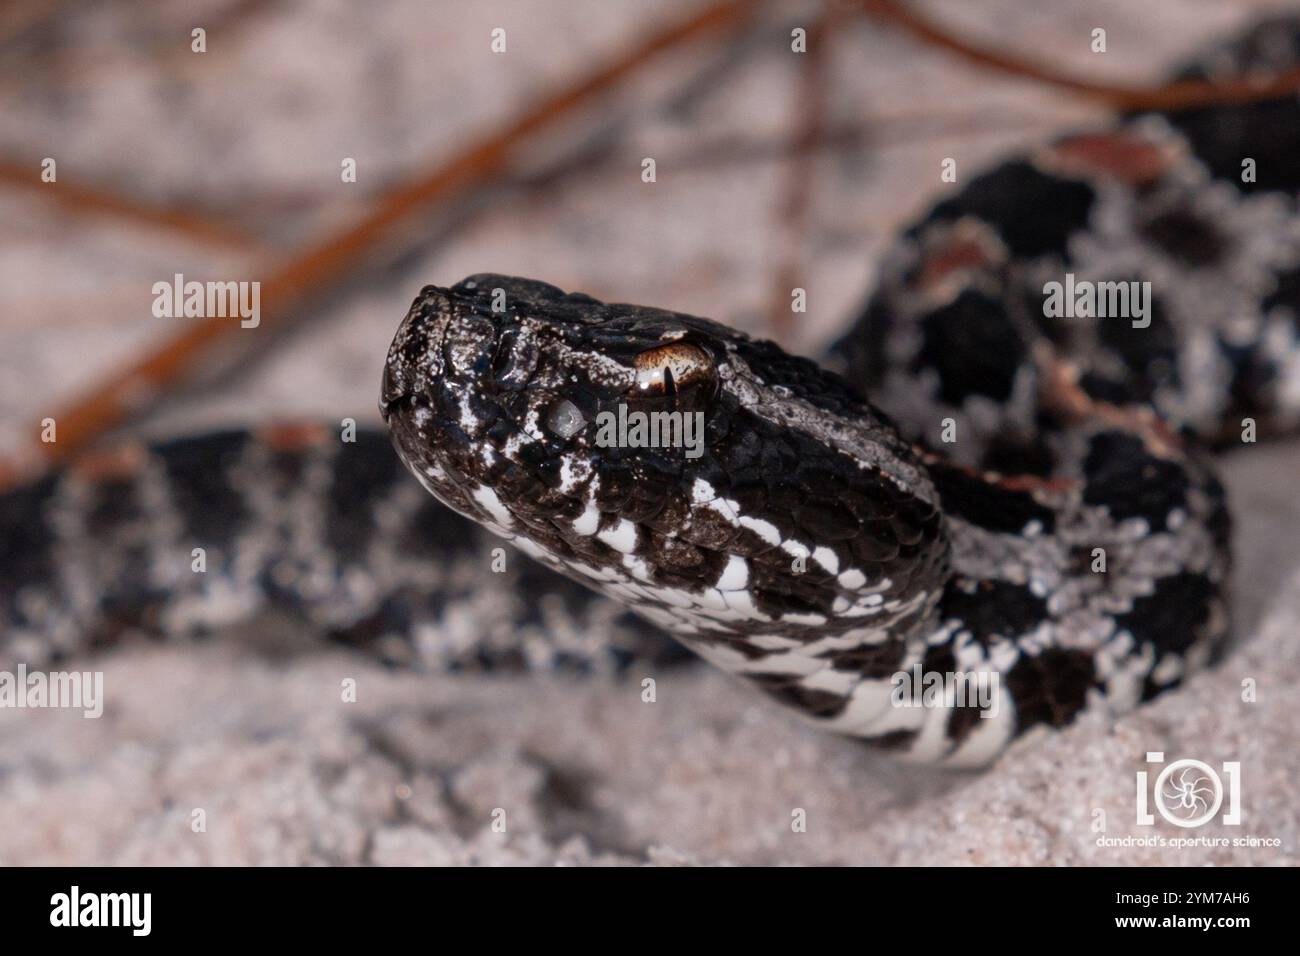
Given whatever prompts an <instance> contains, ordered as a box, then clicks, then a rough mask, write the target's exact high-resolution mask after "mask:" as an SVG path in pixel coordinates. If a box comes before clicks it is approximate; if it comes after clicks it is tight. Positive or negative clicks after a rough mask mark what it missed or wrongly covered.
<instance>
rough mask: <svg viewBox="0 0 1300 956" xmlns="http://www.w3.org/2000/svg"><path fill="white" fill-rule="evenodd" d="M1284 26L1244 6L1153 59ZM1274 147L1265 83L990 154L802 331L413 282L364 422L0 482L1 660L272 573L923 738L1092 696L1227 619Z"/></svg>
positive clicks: (514, 285)
mask: <svg viewBox="0 0 1300 956" xmlns="http://www.w3.org/2000/svg"><path fill="white" fill-rule="evenodd" d="M1296 62H1300V21H1297V20H1296V19H1295V18H1293V17H1291V18H1275V19H1270V20H1265V21H1262V22H1260V23H1258V24H1257V25H1255V26H1254V27H1252V28H1251V29H1249V30H1247V31H1246V32H1245V33H1243V34H1241V35H1239V36H1237V37H1235V38H1231V39H1228V40H1225V41H1221V42H1220V43H1218V44H1217V45H1215V46H1214V47H1212V48H1210V49H1209V50H1208V51H1206V52H1205V53H1203V54H1202V55H1200V56H1198V57H1197V58H1196V59H1195V60H1194V61H1192V62H1191V63H1190V64H1189V65H1188V66H1186V67H1184V68H1183V69H1182V70H1181V71H1180V72H1179V73H1178V74H1177V75H1178V76H1179V77H1180V78H1192V79H1210V80H1214V79H1221V78H1224V77H1230V76H1242V75H1260V76H1264V77H1267V76H1272V75H1276V74H1278V73H1279V72H1281V71H1283V70H1284V69H1287V68H1289V67H1290V66H1292V65H1293V64H1294V63H1296ZM1298 155H1300V100H1298V99H1297V96H1296V95H1294V94H1290V95H1278V96H1275V97H1273V98H1271V99H1263V100H1261V101H1258V102H1251V103H1224V104H1210V105H1203V106H1197V107H1194V108H1190V109H1183V110H1179V111H1176V112H1151V111H1139V112H1133V113H1131V114H1125V115H1121V116H1118V117H1116V118H1115V120H1114V121H1113V122H1111V123H1108V124H1105V125H1102V126H1099V127H1098V128H1096V129H1089V130H1084V131H1081V132H1077V133H1073V134H1070V135H1067V136H1064V137H1062V138H1059V139H1056V140H1054V141H1052V142H1049V143H1046V144H1043V145H1041V146H1038V147H1036V148H1034V149H1032V150H1030V151H1028V152H1026V153H1024V154H1021V155H1019V156H1016V157H1014V158H1010V159H1007V160H1005V161H1003V162H1002V163H1000V164H999V165H996V166H995V167H993V168H992V169H990V170H989V171H986V172H982V173H980V174H978V175H976V176H974V177H972V178H970V179H969V181H965V182H960V183H959V184H958V186H957V187H956V188H955V190H953V191H952V192H951V193H950V194H948V195H946V197H945V198H942V199H941V200H940V201H938V202H937V204H935V205H933V206H932V208H930V210H929V211H928V212H926V213H925V214H923V215H922V216H920V217H919V218H917V219H916V220H915V221H914V223H913V224H912V225H911V226H910V227H908V228H907V229H906V230H904V231H903V232H902V233H901V234H900V235H899V236H898V237H897V239H896V240H895V241H894V243H893V245H892V246H891V248H890V249H889V251H888V252H887V253H886V254H885V255H884V256H882V258H881V260H880V262H879V264H878V269H877V278H876V281H875V284H874V289H873V291H872V292H871V294H870V295H869V296H868V297H867V299H866V302H865V304H864V306H863V307H862V308H861V310H860V312H859V314H858V316H857V318H856V319H855V320H854V321H853V322H852V323H851V325H850V328H849V330H848V331H847V332H846V333H845V334H843V336H842V337H841V338H839V339H838V341H836V342H835V343H834V344H833V345H832V346H831V347H830V349H829V352H828V353H827V354H826V355H825V356H823V359H822V361H821V362H816V361H813V360H812V359H809V358H804V357H800V356H796V355H792V354H790V353H788V352H787V351H785V350H784V349H782V348H781V347H780V346H778V345H777V344H774V343H773V342H771V341H767V340H762V339H758V338H753V337H751V336H749V335H747V334H745V333H743V332H740V331H737V330H736V329H733V328H730V327H728V326H726V325H723V324H720V323H718V322H714V321H711V320H709V319H705V318H700V317H696V316H691V315H686V314H682V313H677V312H672V311H666V310H662V309H657V308H650V307H645V306H636V305H623V304H606V303H604V302H601V301H599V300H597V299H594V298H592V297H590V296H587V295H583V294H579V293H566V292H564V291H562V290H560V289H559V288H556V287H555V286H553V285H550V284H547V283H544V282H540V281H536V280H531V279H523V278H515V277H510V276H504V275H495V274H490V273H484V274H478V275H474V276H471V277H469V278H467V279H465V280H463V281H461V282H459V283H457V284H455V285H452V286H449V287H439V286H426V287H425V288H423V289H422V290H421V291H420V292H419V294H418V296H417V297H416V299H415V301H414V303H413V305H412V306H411V308H410V310H409V312H408V313H407V314H406V316H405V317H404V318H403V319H402V321H401V324H400V327H399V329H398V331H397V333H396V336H395V338H394V339H393V342H392V345H391V347H390V349H389V351H388V354H387V357H386V360H385V362H384V367H383V371H382V385H381V397H380V413H381V415H382V418H383V421H384V424H385V426H386V427H385V428H382V429H381V428H366V427H362V428H356V429H354V428H351V427H344V428H343V429H337V428H334V427H333V426H329V425H325V424H321V423H275V424H270V425H266V426H260V427H256V428H251V429H250V428H232V429H227V430H222V431H216V432H208V433H203V434H196V435H181V436H178V437H173V438H170V439H167V440H164V441H155V442H151V443H148V442H139V441H137V442H131V443H127V444H124V445H120V446H117V447H113V448H110V449H107V450H100V451H96V452H93V453H91V454H86V455H83V456H81V457H80V458H78V459H77V460H75V461H74V462H72V463H71V464H69V465H67V466H66V467H63V468H61V469H59V470H56V471H52V472H50V473H47V474H45V475H43V476H41V477H40V478H38V479H36V480H34V481H31V482H29V483H27V484H25V485H22V486H20V487H17V488H13V489H10V490H8V491H7V492H5V493H4V494H3V495H2V496H0V528H2V529H3V536H2V537H0V568H3V569H4V576H3V580H2V581H0V627H2V633H3V637H0V665H4V666H13V665H14V664H16V663H18V662H22V663H24V664H26V665H27V666H30V667H55V666H58V665H59V664H60V662H65V661H68V660H70V659H72V658H74V657H75V656H77V655H79V654H86V653H88V652H92V651H100V652H103V651H105V650H106V649H108V648H110V647H113V646H115V645H116V644H118V643H120V642H121V641H122V640H123V639H125V638H127V637H138V636H140V635H144V636H146V637H151V636H152V637H167V638H176V637H180V636H189V637H192V638H194V639H202V638H203V637H204V636H206V635H208V634H212V633H218V632H221V631H222V630H223V629H227V628H229V627H231V626H234V625H238V624H239V623H240V622H243V621H246V620H249V619H250V618H253V617H255V616H256V615H258V614H261V613H264V612H266V611H267V610H268V609H275V610H276V611H277V612H281V613H287V614H290V615H292V616H293V617H294V619H296V620H298V621H300V622H301V623H302V624H303V627H304V629H305V630H308V631H310V632H311V633H313V634H321V635H325V636H327V637H328V638H329V639H330V640H332V641H336V642H339V643H342V644H344V645H347V646H350V647H353V648H356V649H357V650H359V651H361V652H364V653H368V654H370V655H372V656H374V657H375V658H377V659H379V660H381V661H383V662H385V663H386V664H389V665H391V666H401V667H419V668H425V669H437V670H446V671H452V672H467V673H469V672H474V673H477V672H485V671H514V670H537V669H547V670H555V671H560V672H565V673H569V674H575V675H576V674H593V673H610V674H626V673H628V672H629V671H631V672H634V673H645V672H648V671H650V670H653V669H655V668H659V667H663V668H671V667H677V666H683V665H684V663H685V661H686V660H687V659H694V658H695V657H697V656H698V657H700V658H703V659H704V660H706V661H708V662H709V663H711V664H713V665H716V666H717V667H719V668H721V669H722V670H723V671H726V672H727V673H729V674H731V675H734V676H736V677H737V678H739V679H741V680H743V681H745V682H747V683H749V684H752V685H754V686H755V687H756V688H758V689H759V690H760V691H762V692H763V693H765V694H767V695H768V696H770V697H771V698H773V699H775V700H777V701H779V702H780V703H782V704H784V705H787V706H788V707H789V708H791V709H792V710H793V711H794V712H795V713H797V714H798V715H800V716H802V717H804V718H806V719H807V720H809V721H811V722H812V723H813V724H814V725H816V726H818V727H820V728H823V729H825V730H828V731H832V732H836V733H840V734H845V735H848V736H851V737H854V738H859V739H861V740H863V741H865V742H867V743H868V744H870V745H872V746H874V747H876V748H879V749H881V750H884V751H886V752H888V753H890V754H893V755H895V756H898V757H900V758H902V759H906V760H914V761H921V762H929V763H937V764H942V765H946V766H956V767H971V766H984V765H987V764H989V763H991V762H992V761H994V760H995V759H996V758H998V757H999V755H1000V754H1002V753H1003V752H1004V751H1005V750H1006V749H1007V748H1008V747H1009V746H1010V745H1011V744H1012V742H1013V741H1016V740H1017V739H1020V738H1024V737H1026V736H1030V735H1032V734H1037V733H1040V732H1045V731H1050V730H1054V729H1059V728H1063V727H1066V726H1068V725H1069V724H1071V723H1073V722H1074V721H1075V720H1076V719H1077V718H1078V717H1079V716H1080V714H1082V713H1084V712H1086V711H1090V710H1096V709H1100V710H1103V711H1105V712H1106V713H1107V714H1111V715H1118V714H1122V713H1124V712H1126V711H1129V710H1131V709H1132V708H1134V707H1136V706H1138V705H1139V704H1141V703H1143V702H1145V701H1148V700H1150V699H1152V698H1154V697H1157V696H1158V695H1160V694H1163V693H1165V692H1167V691H1170V690H1172V689H1174V688H1177V687H1179V686H1180V685H1181V684H1183V683H1184V682H1185V681H1186V680H1187V679H1188V677H1189V676H1190V675H1191V674H1193V673H1194V672H1195V671H1196V670H1198V669H1199V668H1202V667H1206V666H1210V665H1213V664H1215V663H1217V662H1218V661H1220V660H1222V659H1223V658H1224V657H1225V655H1226V654H1227V653H1228V651H1229V649H1230V644H1231V641H1230V636H1231V627H1230V623H1229V621H1230V611H1231V602H1230V585H1231V570H1232V563H1231V549H1230V545H1231V537H1232V526H1231V520H1230V510H1229V507H1228V502H1227V499H1226V494H1225V491H1224V488H1223V487H1222V485H1221V484H1220V482H1219V480H1218V479H1217V478H1216V475H1215V470H1214V457H1213V456H1214V454H1215V453H1216V452H1219V451H1223V450H1225V449H1228V448H1232V447H1234V446H1237V447H1239V446H1240V445H1242V444H1243V443H1249V442H1252V441H1254V440H1256V437H1257V436H1258V437H1269V436H1275V435H1283V434H1286V433H1288V432H1291V431H1294V430H1295V426H1296V425H1297V423H1298V422H1300V216H1297V209H1296V202H1297V194H1298V192H1300V162H1297V160H1296V157H1297V156H1298ZM618 415H622V416H623V418H622V419H617V416H618ZM637 415H640V416H641V417H640V418H639V419H637V418H636V416H637ZM609 416H615V418H610V417H609ZM656 416H658V417H656ZM673 416H676V418H674V417H673ZM615 420H622V421H633V420H636V421H641V422H664V423H666V425H665V429H666V431H665V434H666V436H667V438H668V439H677V440H676V441H673V440H669V441H647V440H645V435H644V433H643V434H642V435H641V437H640V440H635V436H634V434H633V432H632V431H629V432H627V433H626V434H622V435H616V436H615V439H614V440H611V439H610V437H609V435H608V434H605V433H604V431H603V428H604V426H603V424H602V423H605V424H608V423H609V422H611V421H615ZM690 423H698V425H699V428H698V430H697V431H696V433H695V434H694V435H693V436H692V437H693V441H691V442H687V441H685V440H684V436H686V429H687V426H688V424H690ZM394 449H395V450H396V454H394ZM638 669H639V670H638ZM908 676H915V677H917V678H918V680H917V681H916V682H915V683H914V684H913V685H912V686H911V694H912V696H911V697H910V698H908V697H900V693H899V691H900V688H901V687H903V686H904V684H905V683H906V681H905V680H904V679H902V678H907V677H908ZM932 676H933V677H935V678H936V679H935V680H933V681H931V680H929V678H930V677H932ZM962 680H965V681H966V683H965V684H964V685H963V684H962V682H961V681H962ZM963 686H964V687H965V689H966V690H971V689H977V690H981V691H982V690H990V691H991V693H989V694H982V693H976V694H963V693H962V692H961V691H962V689H963ZM918 687H924V688H928V689H927V690H926V691H925V692H924V693H922V694H919V695H918V694H917V693H916V691H917V689H918ZM918 704H919V706H917V705H918Z"/></svg>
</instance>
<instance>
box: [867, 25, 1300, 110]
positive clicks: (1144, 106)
mask: <svg viewBox="0 0 1300 956" xmlns="http://www.w3.org/2000/svg"><path fill="white" fill-rule="evenodd" d="M862 7H863V9H864V10H865V11H866V12H867V13H868V14H870V15H871V16H873V17H876V18H877V19H879V20H881V21H884V22H886V23H891V24H893V25H894V26H897V27H900V28H902V29H903V30H906V31H907V32H909V33H911V34H912V35H913V36H915V37H917V38H918V39H920V40H923V41H924V42H926V43H928V44H930V45H931V46H936V47H939V48H941V49H944V50H949V51H951V52H953V53H956V54H957V55H959V56H961V57H963V58H965V59H966V60H969V61H970V62H971V63H974V64H976V65H977V66H982V67H985V68H987V69H991V70H996V71H998V72H1000V73H1007V74H1010V75H1012V76H1021V77H1025V78H1026V79H1031V80H1034V81H1035V82H1037V83H1042V84H1045V85H1047V86H1055V87H1057V88H1059V89H1062V90H1066V91H1068V92H1071V93H1075V94H1077V95H1080V96H1084V97H1087V98H1089V99H1093V100H1098V101H1100V102H1102V103H1105V104H1107V105H1109V106H1112V107H1114V108H1115V109H1119V110H1185V109H1195V108H1196V107H1200V106H1215V105H1220V104H1227V103H1252V102H1256V101H1258V100H1266V99H1272V98H1274V97H1277V96H1282V95H1285V94H1287V93H1292V92H1295V91H1296V90H1297V89H1300V68H1297V69H1294V70H1287V71H1286V72H1284V73H1280V74H1278V75H1277V76H1275V77H1272V78H1270V79H1268V80H1262V81H1261V80H1259V79H1255V78H1241V79H1232V80H1223V81H1208V80H1179V81H1177V82H1174V83H1170V84H1168V85H1166V86H1161V87H1156V88H1147V89H1144V88H1141V87H1132V86H1122V85H1115V84H1109V83H1097V82H1094V81H1092V80H1085V79H1083V78H1081V77H1077V76H1071V75H1070V74H1068V73H1062V72H1061V71H1059V70H1056V69H1053V68H1052V67H1049V66H1046V65H1044V64H1042V63H1038V62H1036V61H1034V60H1031V59H1028V58H1026V57H1022V56H1019V55H1018V54H1014V53H1003V52H1002V51H1000V50H995V49H992V48H989V47H984V46H980V45H979V44H976V43H972V42H970V41H968V40H963V39H962V38H961V37H958V36H956V35H955V34H953V33H951V32H950V31H949V30H948V29H947V28H946V27H944V26H942V25H940V24H939V23H937V22H935V21H934V20H931V19H930V18H928V17H926V16H924V15H922V14H920V13H916V12H915V11H913V10H911V9H910V8H909V7H908V6H907V5H906V4H903V3H900V2H898V0H862Z"/></svg>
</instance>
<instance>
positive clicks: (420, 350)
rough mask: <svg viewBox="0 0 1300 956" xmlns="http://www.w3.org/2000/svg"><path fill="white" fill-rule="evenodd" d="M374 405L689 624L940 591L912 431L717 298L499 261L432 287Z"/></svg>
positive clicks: (578, 568)
mask: <svg viewBox="0 0 1300 956" xmlns="http://www.w3.org/2000/svg"><path fill="white" fill-rule="evenodd" d="M380 409H381V411H382V413H383V415H384V418H385V420H386V421H387V423H388V425H389V428H390V430H391V431H392V434H393V439H394V442H395V444H396V447H397V450H398V453H399V455H400V456H401V458H402V459H403V461H404V462H405V463H406V464H407V466H408V467H409V468H410V469H411V471H412V472H413V473H414V474H415V475H416V477H417V478H418V479H419V480H420V481H421V482H422V483H423V484H424V486H425V487H426V488H427V489H428V490H429V491H430V492H432V493H433V494H434V495H435V496H437V497H438V498H439V499H441V500H442V501H443V502H444V503H445V504H447V505H449V506H450V507H452V508H454V509H455V510H457V511H459V512H461V513H462V514H465V515H467V516H469V517H471V518H473V519H474V520H476V521H478V522H480V523H481V524H484V525H486V526H487V527H488V528H490V529H491V530H493V531H495V532H496V533H498V534H500V535H502V536H504V537H507V538H509V539H511V540H512V541H513V542H514V543H515V544H516V545H517V546H518V547H520V548H521V549H522V550H524V551H525V552H526V553H527V554H529V555H532V556H533V557H536V558H538V559H540V560H542V561H543V562H545V563H547V564H550V565H551V566H553V567H556V568H557V569H559V570H562V571H564V572H566V573H568V574H570V575H571V576H574V577H577V578H578V579H579V580H582V581H584V583H587V584H589V585H591V586H593V587H595V588H596V589H597V590H600V591H602V592H604V593H606V594H609V595H610V596H612V597H614V598H616V599H618V600H620V601H622V602H624V603H627V604H629V605H631V606H632V607H633V608H634V609H635V610H638V611H640V612H641V613H643V614H644V615H645V616H647V617H650V618H651V619H652V620H655V621H656V622H657V623H660V624H662V625H663V626H665V627H667V628H669V629H670V630H672V631H674V632H675V633H677V634H679V635H684V636H688V637H689V636H691V635H696V634H710V633H717V634H722V633H725V634H731V635H735V634H754V633H763V634H765V635H786V634H791V633H796V632H806V631H807V630H808V629H816V630H817V631H818V633H821V632H822V631H824V630H825V628H826V627H827V626H829V627H830V628H831V629H832V630H835V629H836V628H839V629H840V630H844V629H851V628H861V627H863V626H866V625H871V626H875V625H877V624H879V625H882V626H884V625H886V624H887V623H888V621H890V620H894V619H896V618H898V617H899V616H900V615H908V616H911V615H917V614H920V613H922V612H923V611H924V610H926V609H927V608H928V604H927V602H929V601H930V600H932V597H933V595H932V592H931V591H930V590H928V589H926V588H921V589H917V588H916V587H914V585H916V584H917V583H918V580H919V581H920V582H921V583H923V584H924V583H927V582H928V581H929V579H930V578H931V577H935V576H936V575H937V574H938V573H939V571H938V568H939V565H940V564H941V563H942V561H943V559H944V554H943V546H944V545H943V542H942V541H941V529H940V519H939V517H938V513H937V510H936V508H935V504H934V494H933V489H932V488H931V486H930V484H929V481H928V479H927V478H926V476H925V473H924V471H923V469H922V468H921V467H920V466H919V465H917V463H916V462H915V461H914V460H913V458H912V457H911V455H910V452H909V450H908V449H907V447H906V446H905V444H904V443H903V442H902V441H901V440H900V439H899V438H898V437H897V435H896V434H895V433H894V432H893V431H892V429H890V428H889V427H888V426H886V425H885V424H884V423H883V422H881V421H880V420H879V419H878V418H877V417H876V416H875V414H874V413H873V412H872V410H871V409H870V408H869V406H867V405H866V404H865V403H864V402H862V400H861V399H859V398H858V397H857V396H856V395H854V394H853V393H852V391H851V389H849V388H848V386H847V385H845V384H844V383H843V382H842V381H841V380H839V379H838V378H836V377H835V376H833V375H831V374H830V373H828V372H825V371H823V370H822V369H820V368H818V367H817V366H816V365H815V364H814V363H812V362H810V361H808V360H806V359H801V358H796V357H794V356H790V355H787V354H786V353H785V352H783V351H781V349H779V348H778V347H777V346H775V345H774V344H772V343H770V342H759V341H755V340H753V339H750V338H749V337H748V336H746V335H745V334H743V333H741V332H738V331H736V330H733V329H730V328H727V327H726V326H723V325H720V324H718V323H715V322H712V321H709V320H707V319H701V318H697V317H694V316H689V315H682V314H679V313H674V312H667V311H663V310H659V309H650V308H644V307H640V306H630V305H612V304H611V305H606V304H604V303H601V302H598V301H596V300H595V299H592V298H589V297H587V296H584V295H574V294H566V293H564V292H562V291H561V290H559V289H557V288H555V287H553V286H550V285H546V284H544V283H541V282H534V281H530V280H525V279H515V278H508V277H505V276H496V275H477V276H472V277H470V278H468V279H466V280H464V281H463V282H461V283H459V284H458V285H456V286H453V287H451V288H446V289H444V288H437V287H432V286H431V287H427V288H425V289H424V290H422V291H421V293H420V295H419V297H417V299H416V300H415V303H414V304H413V305H412V307H411V309H410V311H409V312H408V314H407V316H406V318H405V319H404V321H403V322H402V325H401V327H400V328H399V330H398V332H397V336H396V337H395V339H394V341H393V344H392V347H391V349H390V350H389V354H388V360H387V363H386V366H385V371H384V383H383V390H382V395H381V400H380ZM904 588H908V589H910V593H911V594H913V595H915V594H916V593H918V590H920V591H921V592H922V593H923V594H924V597H923V599H922V600H920V601H919V602H915V601H913V602H910V603H909V602H897V601H892V600H891V598H892V596H893V595H895V594H896V593H897V594H901V593H902V589H904ZM903 603H908V606H907V607H903V606H902V604H903ZM773 639H775V638H773ZM693 646H698V642H696V644H694V645H693ZM715 650H716V649H715ZM719 653H720V652H719Z"/></svg>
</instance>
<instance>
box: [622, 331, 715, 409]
mask: <svg viewBox="0 0 1300 956" xmlns="http://www.w3.org/2000/svg"><path fill="white" fill-rule="evenodd" d="M632 364H633V368H635V369H636V381H635V384H634V385H633V391H634V393H635V395H636V397H638V398H642V399H662V400H666V401H667V402H668V403H670V404H672V405H674V406H676V407H677V408H679V409H682V410H687V409H696V408H700V407H702V406H704V405H707V404H708V403H709V402H711V401H712V400H713V396H714V395H716V394H717V390H718V372H717V369H716V368H714V365H713V359H712V358H711V357H710V356H709V353H708V352H706V351H704V349H702V348H700V347H699V346H697V345H691V344H689V343H687V342H674V343H672V344H671V345H660V346H658V347H656V348H653V349H647V350H646V351H644V352H642V353H641V354H639V355H638V356H637V357H636V358H635V359H633V363H632Z"/></svg>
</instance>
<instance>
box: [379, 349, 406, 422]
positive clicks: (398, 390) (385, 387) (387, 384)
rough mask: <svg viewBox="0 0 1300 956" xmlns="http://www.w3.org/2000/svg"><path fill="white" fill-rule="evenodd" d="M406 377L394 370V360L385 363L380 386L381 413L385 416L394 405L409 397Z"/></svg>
mask: <svg viewBox="0 0 1300 956" xmlns="http://www.w3.org/2000/svg"><path fill="white" fill-rule="evenodd" d="M404 379H405V376H403V375H402V374H401V373H400V372H397V371H395V370H394V368H393V363H392V362H386V363H385V364H384V376H383V381H382V383H381V384H380V386H379V413H380V414H381V415H383V416H384V417H385V418H387V417H388V413H389V412H390V411H391V410H392V408H393V406H394V405H397V404H398V403H400V402H401V401H403V400H404V399H405V398H407V397H408V394H409V393H408V392H407V389H406V384H405V381H404Z"/></svg>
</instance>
